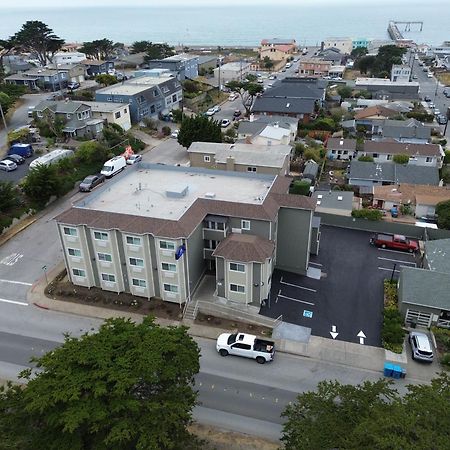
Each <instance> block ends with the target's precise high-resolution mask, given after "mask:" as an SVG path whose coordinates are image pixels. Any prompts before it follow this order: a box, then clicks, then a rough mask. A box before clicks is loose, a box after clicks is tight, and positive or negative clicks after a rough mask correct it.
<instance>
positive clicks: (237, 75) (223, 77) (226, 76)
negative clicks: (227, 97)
mask: <svg viewBox="0 0 450 450" xmlns="http://www.w3.org/2000/svg"><path fill="white" fill-rule="evenodd" d="M250 66H251V64H250V63H249V62H247V61H235V62H229V63H226V64H223V65H219V67H217V68H215V69H214V79H215V81H217V83H219V78H220V84H221V85H225V84H226V83H228V82H229V81H241V80H243V79H244V78H245V77H246V76H247V74H249V73H250Z"/></svg>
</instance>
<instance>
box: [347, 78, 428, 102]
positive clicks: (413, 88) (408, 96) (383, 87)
mask: <svg viewBox="0 0 450 450" xmlns="http://www.w3.org/2000/svg"><path fill="white" fill-rule="evenodd" d="M355 88H356V89H359V90H365V91H369V92H370V93H371V94H372V98H376V99H380V100H416V99H418V98H419V83H418V82H417V81H401V80H398V81H391V80H387V79H385V78H357V79H356V81H355Z"/></svg>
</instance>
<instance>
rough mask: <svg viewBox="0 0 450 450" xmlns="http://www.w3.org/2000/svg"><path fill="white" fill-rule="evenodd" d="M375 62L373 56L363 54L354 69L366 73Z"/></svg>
mask: <svg viewBox="0 0 450 450" xmlns="http://www.w3.org/2000/svg"><path fill="white" fill-rule="evenodd" d="M374 64H375V56H363V57H362V58H360V59H359V60H358V62H357V63H356V67H355V68H356V69H358V70H359V71H360V72H361V73H363V74H367V73H368V72H370V71H371V70H372V68H373V66H374Z"/></svg>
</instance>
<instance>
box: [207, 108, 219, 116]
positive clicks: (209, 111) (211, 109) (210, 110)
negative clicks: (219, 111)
mask: <svg viewBox="0 0 450 450" xmlns="http://www.w3.org/2000/svg"><path fill="white" fill-rule="evenodd" d="M215 113H216V109H215V108H209V109H208V111H206V113H205V114H206V115H207V116H213V115H214V114H215Z"/></svg>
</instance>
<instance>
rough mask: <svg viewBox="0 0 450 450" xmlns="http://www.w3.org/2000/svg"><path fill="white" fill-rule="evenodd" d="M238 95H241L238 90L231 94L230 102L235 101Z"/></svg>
mask: <svg viewBox="0 0 450 450" xmlns="http://www.w3.org/2000/svg"><path fill="white" fill-rule="evenodd" d="M238 97H239V95H238V94H236V92H233V93H232V94H230V96H229V97H228V100H229V101H230V102H234V101H235V100H236V99H237V98H238Z"/></svg>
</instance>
